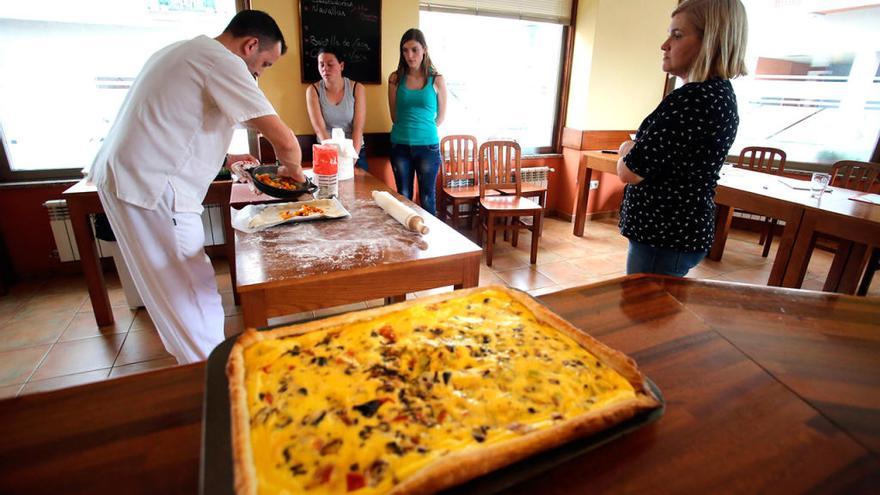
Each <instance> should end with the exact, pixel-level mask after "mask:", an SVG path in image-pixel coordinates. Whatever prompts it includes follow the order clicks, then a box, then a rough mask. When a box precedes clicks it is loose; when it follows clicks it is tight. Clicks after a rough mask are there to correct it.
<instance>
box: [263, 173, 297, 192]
mask: <svg viewBox="0 0 880 495" xmlns="http://www.w3.org/2000/svg"><path fill="white" fill-rule="evenodd" d="M256 177H257V180H258V181H260V182H262V183H263V184H266V185H267V186H272V187H274V188H277V189H284V190H286V191H298V190H300V189H302V188H303V183H300V182H297V181H295V180H293V178H292V177H285V176H281V175H278V176H274V177H273V176H272V175H271V174H256Z"/></svg>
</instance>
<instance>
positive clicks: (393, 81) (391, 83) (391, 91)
mask: <svg viewBox="0 0 880 495" xmlns="http://www.w3.org/2000/svg"><path fill="white" fill-rule="evenodd" d="M397 83H398V81H397V73H396V72H392V73H391V75H390V76H388V110H389V111H390V112H391V122H392V123H394V122H396V121H397Z"/></svg>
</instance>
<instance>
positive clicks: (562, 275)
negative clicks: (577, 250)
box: [537, 261, 591, 285]
mask: <svg viewBox="0 0 880 495" xmlns="http://www.w3.org/2000/svg"><path fill="white" fill-rule="evenodd" d="M537 270H538V271H539V272H541V273H542V274H544V275H546V276H547V277H549V278H550V280H552V281H553V282H554V283H555V284H556V285H559V284H574V283H582V282H584V281H586V280H587V279H589V278H591V277H590V276H589V275H587V274H585V273H584V272H583V270H581V268H580V267H578V266H576V265H574V264H573V263H571V262H568V261H559V262H556V263H547V264H544V265H539V266H538V267H537Z"/></svg>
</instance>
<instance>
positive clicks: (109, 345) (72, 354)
mask: <svg viewBox="0 0 880 495" xmlns="http://www.w3.org/2000/svg"><path fill="white" fill-rule="evenodd" d="M124 340H125V334H113V335H106V336H102V337H92V338H88V339H80V340H74V341H71V342H59V343H57V344H55V346H54V347H52V350H51V351H49V354H48V355H47V356H46V359H45V360H44V361H43V363H42V364H41V365H40V367H39V368H38V369H37V371H36V372H35V373H34V376H33V377H32V379H33V380H44V379H46V378H55V377H57V376H63V375H72V374H74V373H82V372H85V371H94V370H99V369H102V368H110V367H111V366H113V362H114V361H115V360H116V356H117V355H118V354H119V349H120V348H121V347H122V343H123V341H124Z"/></svg>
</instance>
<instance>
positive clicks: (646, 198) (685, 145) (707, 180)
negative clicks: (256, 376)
mask: <svg viewBox="0 0 880 495" xmlns="http://www.w3.org/2000/svg"><path fill="white" fill-rule="evenodd" d="M738 125H739V115H738V114H737V106H736V95H735V94H734V92H733V86H731V84H730V81H728V80H722V79H710V80H708V81H704V82H695V83H688V84H685V85H684V86H682V87H680V88H678V89H676V90H675V91H673V92H672V93H670V94H669V95H667V96H666V98H664V99H663V101H662V102H660V105H659V106H658V107H657V108H656V109H655V110H654V111H653V112H652V113H651V115H648V117H647V118H646V119H645V120H644V121H643V122H642V125H641V126H639V131H638V133H637V134H636V144H635V146H633V148H632V150H631V151H630V152H629V154H628V155H626V157H624V159H623V161H624V162H625V163H626V165H627V167H629V169H630V170H632V171H633V172H634V173H635V174H638V175H639V176H640V177H643V178H644V180H643V181H642V182H640V183H639V184H628V185H627V186H626V188H625V190H624V193H623V203H622V204H621V205H620V233H621V234H623V236H625V237H627V238H628V239H631V240H634V241H636V242H641V243H643V244H648V245H650V246H652V247H656V248H669V249H674V250H676V251H681V252H687V253H694V252H700V251H708V250H709V248H710V247H711V246H712V238H713V236H714V234H715V185H716V184H717V183H718V177H719V175H718V172H719V170H720V169H721V166H722V165H723V164H724V159H725V158H726V157H727V152H728V151H729V150H730V146H731V145H732V144H733V140H734V138H735V137H736V129H737V126H738Z"/></svg>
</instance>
